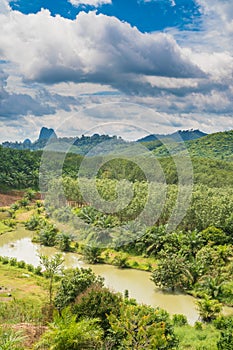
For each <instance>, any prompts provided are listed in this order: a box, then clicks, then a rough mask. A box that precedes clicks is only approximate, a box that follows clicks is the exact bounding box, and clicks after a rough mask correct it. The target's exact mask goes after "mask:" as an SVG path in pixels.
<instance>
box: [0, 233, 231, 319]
mask: <svg viewBox="0 0 233 350" xmlns="http://www.w3.org/2000/svg"><path fill="white" fill-rule="evenodd" d="M32 237H33V233H32V232H30V231H27V230H25V229H23V228H21V229H20V230H19V231H17V232H10V233H7V234H4V235H2V236H0V256H8V257H15V258H17V260H24V261H25V262H26V263H28V264H33V265H34V266H38V265H39V254H45V255H47V256H51V255H53V254H54V253H55V252H57V251H56V249H54V248H49V247H42V246H40V245H38V244H35V243H32V241H31V239H32ZM63 255H64V259H65V263H64V264H65V266H66V267H91V268H92V270H93V271H94V272H95V273H96V274H98V275H100V276H102V277H104V279H105V284H106V286H108V287H109V288H110V289H112V290H115V291H118V292H122V293H124V291H125V290H126V289H127V290H128V291H129V296H130V297H132V298H135V299H136V300H137V301H138V302H139V303H143V304H148V305H151V306H153V307H156V306H159V307H161V308H163V309H165V310H167V311H168V312H169V313H170V314H177V313H178V314H184V315H185V316H186V317H187V319H188V322H189V323H190V324H194V323H195V321H197V320H198V312H197V309H196V304H195V298H193V297H191V296H189V295H184V294H178V293H166V292H164V291H162V290H160V289H159V288H156V287H155V285H154V283H153V282H152V281H151V280H150V276H151V274H150V273H149V272H145V271H139V270H133V269H118V268H116V267H115V266H111V265H105V264H99V265H88V264H86V263H84V262H83V261H82V258H81V256H79V255H77V254H74V253H63ZM224 314H233V308H229V307H225V308H224Z"/></svg>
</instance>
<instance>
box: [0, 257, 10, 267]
mask: <svg viewBox="0 0 233 350" xmlns="http://www.w3.org/2000/svg"><path fill="white" fill-rule="evenodd" d="M9 260H10V259H9V258H8V257H7V256H3V257H2V263H3V265H6V264H9Z"/></svg>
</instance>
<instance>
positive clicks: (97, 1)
mask: <svg viewBox="0 0 233 350" xmlns="http://www.w3.org/2000/svg"><path fill="white" fill-rule="evenodd" d="M69 2H70V3H71V4H72V5H74V6H80V5H84V6H86V5H89V6H94V7H99V6H101V5H105V4H111V3H112V0H69Z"/></svg>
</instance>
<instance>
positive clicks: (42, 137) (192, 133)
mask: <svg viewBox="0 0 233 350" xmlns="http://www.w3.org/2000/svg"><path fill="white" fill-rule="evenodd" d="M206 135H207V134H205V133H203V132H201V131H199V130H192V129H191V130H179V131H176V132H175V133H173V134H168V135H160V134H154V135H148V136H146V137H144V138H141V139H139V140H137V142H141V143H142V142H143V143H148V148H149V149H154V148H155V146H158V145H161V144H162V142H161V140H166V142H167V141H175V142H180V141H182V140H183V141H187V140H194V139H197V138H200V137H203V136H206ZM107 140H112V141H114V142H115V143H116V144H117V143H120V144H122V143H124V142H125V143H126V141H124V140H123V139H122V138H121V137H117V136H109V135H99V134H94V135H92V136H84V135H82V136H81V137H62V138H61V137H58V136H57V135H56V133H55V131H54V129H48V128H46V127H42V128H41V130H40V133H39V138H38V140H36V141H35V142H32V141H31V140H30V139H26V140H24V142H9V141H6V142H3V144H2V145H3V147H7V148H14V149H20V150H24V149H30V150H33V151H35V150H42V149H43V148H44V147H45V146H46V145H48V144H50V147H51V149H54V150H57V151H59V150H61V151H62V149H64V148H65V146H66V145H68V144H69V145H70V144H73V145H74V146H75V153H79V154H86V153H87V152H89V150H90V149H91V148H92V147H94V146H96V145H97V144H99V143H101V142H103V141H107ZM154 141H157V142H159V143H157V144H156V145H155V144H153V142H154ZM151 142H152V144H149V143H151Z"/></svg>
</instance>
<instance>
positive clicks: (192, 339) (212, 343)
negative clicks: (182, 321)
mask: <svg viewBox="0 0 233 350" xmlns="http://www.w3.org/2000/svg"><path fill="white" fill-rule="evenodd" d="M175 333H176V335H177V336H178V338H179V341H180V342H179V350H186V349H190V350H217V341H218V339H219V336H220V332H219V331H218V330H217V329H216V328H215V327H214V326H212V325H205V324H203V325H202V329H196V328H195V327H192V326H189V325H186V326H182V327H175Z"/></svg>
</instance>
